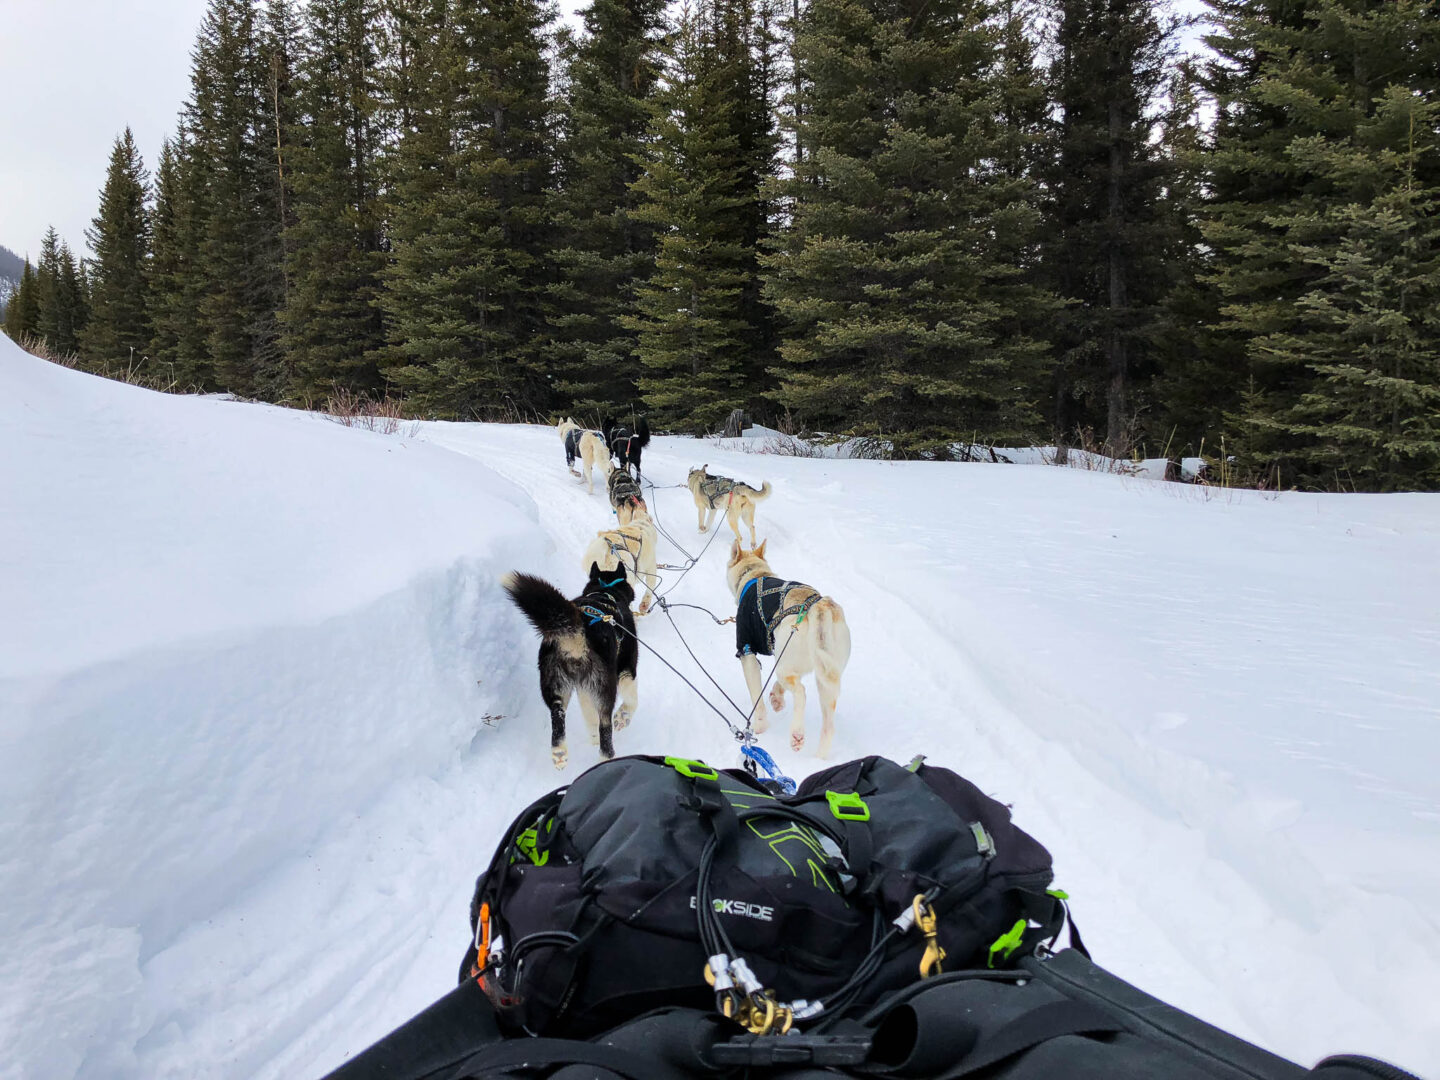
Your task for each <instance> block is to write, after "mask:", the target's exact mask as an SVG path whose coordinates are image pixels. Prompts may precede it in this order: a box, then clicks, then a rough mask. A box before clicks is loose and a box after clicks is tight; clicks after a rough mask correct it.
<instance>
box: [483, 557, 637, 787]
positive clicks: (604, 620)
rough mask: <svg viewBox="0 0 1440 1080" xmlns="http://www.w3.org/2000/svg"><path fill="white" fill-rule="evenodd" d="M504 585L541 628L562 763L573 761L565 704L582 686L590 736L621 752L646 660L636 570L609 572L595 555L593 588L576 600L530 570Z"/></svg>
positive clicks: (554, 743) (546, 689) (544, 688)
mask: <svg viewBox="0 0 1440 1080" xmlns="http://www.w3.org/2000/svg"><path fill="white" fill-rule="evenodd" d="M501 584H502V585H503V586H504V587H505V591H506V592H508V593H509V594H510V599H511V600H513V601H515V606H516V607H518V608H519V609H520V610H521V611H523V612H524V613H525V617H526V618H527V619H529V620H530V623H531V625H532V626H534V627H535V629H536V630H537V631H538V632H539V634H540V638H541V641H540V657H539V665H540V696H541V697H542V698H543V699H544V701H545V707H546V708H547V709H549V710H550V756H551V760H552V761H553V762H554V764H555V767H556V768H557V769H563V768H565V765H566V763H567V762H568V761H569V752H568V750H567V749H566V743H565V711H566V710H567V709H568V708H569V706H570V696H571V695H572V694H574V693H576V692H577V691H578V692H579V697H580V712H581V713H582V714H583V715H584V717H585V725H586V727H588V728H589V729H590V742H591V743H592V744H594V745H596V746H599V747H600V756H601V757H602V758H612V757H614V756H615V743H614V732H615V731H618V730H619V729H621V728H623V727H625V726H626V725H627V724H629V723H630V719H631V717H633V716H634V715H635V705H636V693H635V667H636V663H637V662H638V660H639V659H640V646H639V645H638V644H637V642H636V639H635V619H634V617H633V616H631V614H630V604H631V603H632V602H633V601H634V599H635V590H634V589H633V588H632V587H631V585H630V578H629V576H628V575H627V574H626V572H625V570H624V569H623V568H616V569H613V570H609V571H605V570H601V569H600V567H599V566H597V565H596V564H595V563H593V562H592V563H591V564H590V579H589V580H588V581H587V582H586V583H585V590H584V591H583V592H582V593H581V594H580V595H579V596H577V597H576V598H575V599H573V600H567V599H566V598H565V595H564V594H563V593H561V592H560V590H559V589H557V588H555V586H553V585H551V584H550V583H549V582H548V581H544V580H542V579H540V578H537V577H532V576H531V575H529V574H521V573H514V572H512V573H509V574H506V575H505V577H504V579H503V580H502V581H501ZM617 697H618V698H619V701H620V707H619V708H618V709H617V708H616V707H615V702H616V698H617Z"/></svg>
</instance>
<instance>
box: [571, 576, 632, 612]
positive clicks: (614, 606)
mask: <svg viewBox="0 0 1440 1080" xmlns="http://www.w3.org/2000/svg"><path fill="white" fill-rule="evenodd" d="M624 580H625V572H624V570H621V572H620V576H619V577H618V578H616V579H615V580H614V581H602V582H600V587H601V588H602V589H613V588H614V587H615V586H616V585H619V584H620V583H621V582H622V581H624ZM584 599H586V600H588V601H590V602H589V603H588V604H576V605H575V606H576V607H578V608H579V609H580V612H581V614H583V615H585V616H586V617H587V618H588V619H589V620H590V625H591V626H594V625H595V624H596V623H601V622H611V621H613V620H614V619H615V617H616V616H617V615H619V614H620V601H618V600H616V599H615V597H613V596H611V595H610V594H609V593H608V592H602V593H586V594H585V597H584Z"/></svg>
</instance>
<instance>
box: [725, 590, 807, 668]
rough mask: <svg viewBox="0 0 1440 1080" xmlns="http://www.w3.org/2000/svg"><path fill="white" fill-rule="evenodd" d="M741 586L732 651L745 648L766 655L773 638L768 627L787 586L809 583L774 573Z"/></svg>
mask: <svg viewBox="0 0 1440 1080" xmlns="http://www.w3.org/2000/svg"><path fill="white" fill-rule="evenodd" d="M751 581H753V582H754V584H753V585H752V584H750V583H749V582H747V583H746V584H745V587H744V588H743V589H742V590H741V593H740V600H739V602H738V604H737V606H736V608H735V655H736V656H744V655H745V654H746V653H747V652H750V653H755V654H756V655H758V656H770V655H772V653H773V652H774V645H775V642H774V638H772V637H771V633H770V628H771V626H772V625H773V624H774V622H775V616H776V615H777V614H778V613H779V611H780V605H781V604H782V603H784V601H785V595H786V593H788V592H789V591H790V590H791V589H808V588H810V586H808V585H805V584H803V583H801V582H799V581H786V580H785V579H784V578H777V577H758V578H752V579H751Z"/></svg>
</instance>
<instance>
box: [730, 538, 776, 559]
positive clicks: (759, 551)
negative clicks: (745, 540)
mask: <svg viewBox="0 0 1440 1080" xmlns="http://www.w3.org/2000/svg"><path fill="white" fill-rule="evenodd" d="M735 542H736V543H737V544H738V543H739V542H740V541H739V540H736V541H735ZM769 542H770V538H769V537H768V536H767V537H766V538H765V539H764V540H761V541H760V546H759V547H757V548H756V549H755V554H756V555H757V556H759V557H760V558H762V559H763V558H764V557H765V545H766V544H768V543H769Z"/></svg>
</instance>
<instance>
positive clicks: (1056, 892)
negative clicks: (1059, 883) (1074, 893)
mask: <svg viewBox="0 0 1440 1080" xmlns="http://www.w3.org/2000/svg"><path fill="white" fill-rule="evenodd" d="M1045 895H1046V896H1053V897H1054V898H1055V899H1056V900H1069V899H1070V894H1069V893H1068V892H1066V891H1065V890H1064V889H1046V890H1045Z"/></svg>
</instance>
